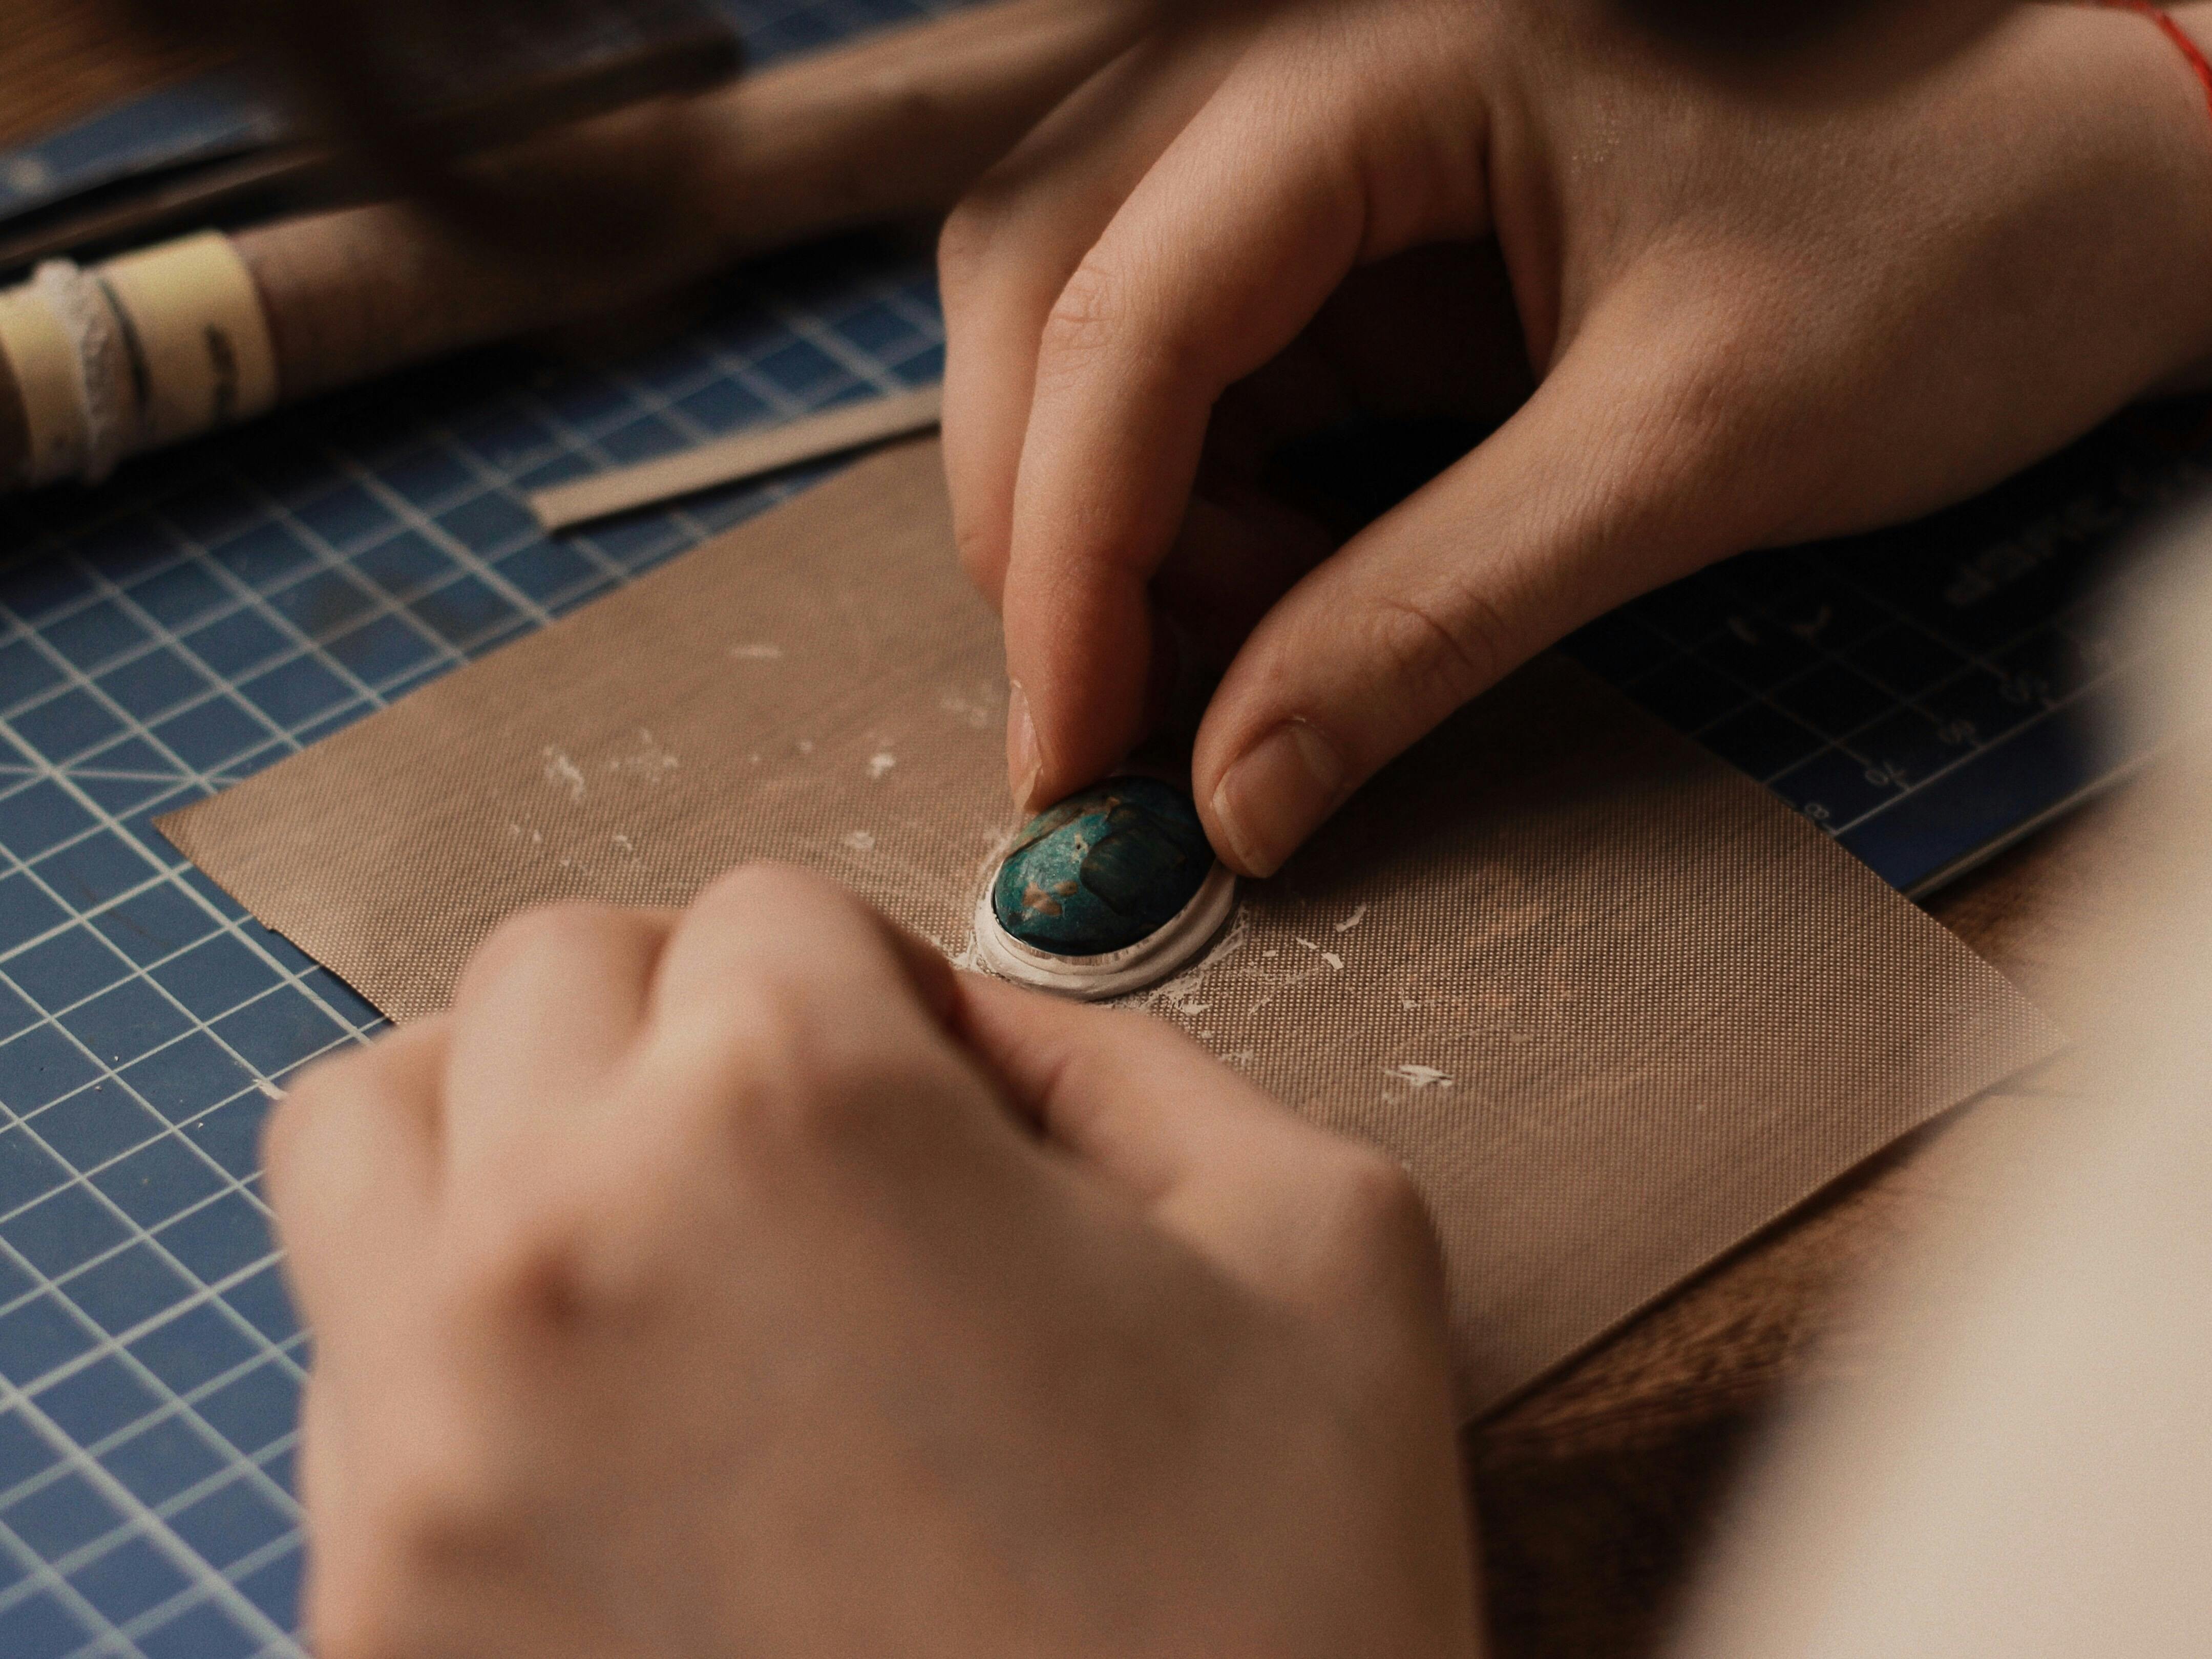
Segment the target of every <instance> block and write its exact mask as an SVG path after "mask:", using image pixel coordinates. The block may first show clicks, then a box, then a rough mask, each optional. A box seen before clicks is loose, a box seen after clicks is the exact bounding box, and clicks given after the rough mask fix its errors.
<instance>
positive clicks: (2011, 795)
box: [1567, 399, 2212, 894]
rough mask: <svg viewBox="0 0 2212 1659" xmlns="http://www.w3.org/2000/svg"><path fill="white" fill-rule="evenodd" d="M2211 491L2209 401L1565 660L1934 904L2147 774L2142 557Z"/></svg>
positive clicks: (1716, 582) (1591, 632)
mask: <svg viewBox="0 0 2212 1659" xmlns="http://www.w3.org/2000/svg"><path fill="white" fill-rule="evenodd" d="M2208 488H2212V400H2203V399H2190V400H2185V401H2180V402H2176V403H2171V404H2162V405H2159V406H2156V407H2152V408H2144V409H2139V410H2131V411H2130V412H2129V413H2128V414H2126V415H2124V416H2122V417H2121V418H2119V419H2118V420H2117V421H2114V422H2112V423H2111V424H2110V425H2108V426H2107V427H2106V428H2103V429H2102V430H2101V431H2099V432H2097V433H2095V434H2093V435H2092V436H2090V437H2089V438H2087V439H2086V440H2084V441H2082V442H2081V443H2079V444H2076V445H2075V446H2074V447H2072V448H2070V449H2069V450H2067V451H2065V452H2064V453H2062V454H2059V455H2057V456H2054V457H2052V458H2051V459H2050V460H2048V461H2045V462H2044V463H2043V464H2042V465H2039V466H2037V467H2034V468H2033V469H2031V470H2030V471H2027V472H2025V473H2023V474H2021V476H2020V477H2016V478H2015V479H2013V480H2012V481H2011V482H2010V483H2007V484H2005V485H2003V486H2002V487H2001V488H2000V489H1996V490H1994V491H1992V492H1990V494H1989V495H1984V496H1983V497H1981V498H1979V499H1978V500H1976V501H1969V502H1966V504H1964V505H1963V506H1960V507H1954V508H1952V509H1951V510H1949V511H1948V512H1945V513H1938V514H1936V516H1935V517H1933V518H1930V519H1926V520H1921V521H1920V522H1918V523H1917V524H1911V525H1905V526H1899V527H1898V528H1896V529H1893V530H1886V531H1882V532H1878V533H1876V534H1874V535H1869V536H1857V537H1853V538H1850V539H1848V540H1844V541H1838V542H1831V543H1826V544H1821V545H1818V546H1812V547H1804V548H1795V549H1790V550H1786V551H1782V552H1774V553H1754V554H1750V555H1747V556H1744V557H1742V558H1739V559H1734V560H1731V561H1729V562H1727V563H1725V564H1722V565H1717V566H1715V567H1714V568H1711V569H1710V570H1707V571H1705V572H1703V573H1702V574H1699V575H1696V576H1693V577H1692V578H1690V579H1689V580H1686V581H1681V582H1677V583H1675V584H1674V586H1671V587H1668V588H1664V589H1662V590H1661V591H1660V592H1656V593H1653V594H1650V595H1649V596H1647V597H1646V598H1644V599H1639V600H1638V601H1636V602H1635V603H1634V604H1632V605H1626V606H1624V607H1623V608H1622V609H1621V610H1620V611H1616V612H1614V613H1613V615H1612V616H1610V617H1606V618H1604V619H1603V620H1601V621H1600V622H1598V623H1595V624H1593V625H1592V626H1590V627H1589V628H1587V629H1583V631H1582V632H1581V633H1580V634H1578V635H1576V636H1575V637H1574V638H1573V639H1571V641H1568V646H1567V648H1568V649H1569V650H1570V651H1571V652H1572V653H1574V654H1575V655H1576V656H1577V657H1578V658H1579V659H1581V660H1582V661H1583V662H1584V663H1585V664H1587V665H1589V666H1590V667H1591V668H1593V669H1595V670H1596V671H1598V672H1599V673H1601V674H1602V675H1604V676H1605V677H1606V678H1607V679H1609V680H1611V681H1612V682H1613V684H1616V685H1618V686H1620V688H1621V689H1622V690H1626V692H1628V694H1629V695H1630V696H1632V697H1634V698H1635V699H1636V700H1637V701H1638V702H1640V703H1642V704H1643V705H1644V707H1645V708H1649V709H1650V710H1651V711H1652V712H1653V713H1654V714H1657V715H1658V716H1659V717H1660V718H1661V719H1662V720H1666V721H1667V722H1668V724H1669V725H1672V726H1675V727H1676V728H1678V729H1679V730H1681V731H1684V732H1690V733H1691V734H1692V735H1693V736H1695V737H1696V738H1698V739H1699V741H1700V742H1702V743H1704V744H1705V745H1706V746H1707V747H1709V748H1711V750H1714V751H1715V752H1716V753H1717V754H1718V755H1720V756H1721V757H1723V759H1725V760H1728V761H1730V762H1733V763H1735V765H1736V766H1738V767H1740V768H1741V769H1743V770H1744V771H1746V772H1747V773H1749V774H1750V775H1752V776H1753V777H1755V778H1757V779H1759V781H1761V782H1763V783H1765V785H1766V786H1767V787H1770V788H1771V789H1772V790H1773V791H1774V792H1775V793H1777V794H1778V795H1780V796H1781V797H1782V798H1783V799H1784V800H1787V801H1788V802H1790V804H1791V805H1793V806H1796V808H1798V809H1799V810H1800V811H1802V812H1804V813H1806V814H1807V815H1808V817H1811V818H1813V819H1814V821H1815V822H1816V823H1820V825H1822V826H1823V827H1824V828H1826V829H1827V830H1829V831H1830V833H1832V835H1834V836H1835V837H1836V839H1837V840H1838V841H1839V842H1842V843H1843V844H1844V846H1845V847H1847V848H1850V850H1851V851H1852V852H1854V853H1856V854H1857V855H1858V856H1859V857H1860V858H1862V859H1863V860H1865V861H1866V862H1867V863H1868V864H1869V865H1871V866H1873V867H1874V868H1875V870H1876V871H1877V872H1879V873H1880V874H1881V876H1882V877H1883V878H1885V879H1886V880H1887V881H1888V882H1890V883H1891V884H1893V885H1894V886H1896V887H1899V888H1900V889H1902V890H1905V891H1906V892H1909V893H1916V894H1917V893H1924V892H1926V891H1928V890H1931V889H1932V888H1934V887H1936V886H1937V885H1939V884H1942V882H1943V881H1945V880H1947V879H1948V878H1951V877H1952V876H1954V875H1956V874H1958V873H1960V872H1962V871H1964V870H1966V869H1967V868H1969V867H1971V866H1972V865H1974V864H1976V863H1978V862H1979V861H1980V860H1982V859H1984V858H1986V857H1988V856H1990V854H1993V853H1995V852H1996V851H1998V850H1999V849H2001V848H2003V847H2004V846H2005V845H2007V844H2008V842H2012V841H2014V840H2016V839H2018V838H2019V837H2020V836H2022V835H2025V834H2027V832H2028V831H2029V830H2031V829H2033V828H2034V827H2035V826H2036V825H2037V824H2039V823H2043V822H2045V820H2047V819H2048V818H2050V817H2052V816H2053V815H2055V814H2057V813H2058V812H2061V811H2064V810H2065V809H2066V808H2067V807H2068V806H2069V805H2074V804H2075V803H2076V802H2078V801H2080V800H2081V799H2083V798H2084V797H2085V796H2087V795H2088V794H2090V793H2093V792H2094V791H2095V790H2097V789H2099V788H2100V787H2104V786H2105V785H2106V784H2108V783H2110V782H2111V781H2112V780H2113V779H2115V778H2116V777H2118V776H2119V775H2121V774H2122V773H2124V772H2125V771H2126V770H2127V769H2128V768H2130V766H2132V765H2134V764H2135V763H2136V762H2138V761H2139V760H2140V759H2142V753H2141V750H2140V747H2139V745H2140V744H2141V742H2142V738H2141V737H2140V735H2135V736H2131V735H2130V733H2129V732H2128V730H2127V729H2126V726H2125V723H2124V721H2123V720H2121V719H2120V718H2119V717H2118V710H2119V705H2120V703H2121V702H2123V700H2124V686H2125V684H2126V679H2127V670H2128V666H2129V665H2128V664H2127V663H2126V662H2125V661H2124V660H2123V659H2122V656H2121V652H2122V650H2123V648H2124V647H2123V641H2121V640H2120V639H2119V638H2118V637H2117V636H2116V634H2115V627H2116V624H2117V623H2118V622H2119V620H2120V617H2119V615H2118V612H2119V611H2121V610H2122V608H2123V603H2122V602H2123V601H2124V597H2125V595H2126V593H2127V591H2128V590H2129V588H2130V586H2131V585H2132V583H2133V581H2134V580H2135V576H2136V567H2135V564H2134V562H2133V560H2132V557H2131V556H2132V554H2133V553H2134V552H2135V550H2136V545H2137V544H2139V543H2140V542H2141V540H2142V537H2141V535H2140V533H2139V532H2141V531H2142V529H2143V528H2144V526H2146V525H2147V524H2148V522H2150V521H2152V520H2155V518H2156V516H2157V515H2158V514H2159V513H2160V512H2161V511H2162V510H2163V509H2165V508H2166V507H2169V506H2171V505H2172V504H2173V503H2176V502H2179V501H2184V500H2187V499H2190V498H2192V497H2195V496H2198V495H2203V493H2204V492H2205V491H2206V490H2207V489H2208Z"/></svg>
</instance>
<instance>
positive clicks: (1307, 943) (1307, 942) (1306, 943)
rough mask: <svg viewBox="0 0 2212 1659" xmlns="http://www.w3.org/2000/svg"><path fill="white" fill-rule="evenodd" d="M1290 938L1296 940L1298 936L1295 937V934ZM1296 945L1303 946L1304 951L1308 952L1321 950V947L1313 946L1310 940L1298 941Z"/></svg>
mask: <svg viewBox="0 0 2212 1659" xmlns="http://www.w3.org/2000/svg"><path fill="white" fill-rule="evenodd" d="M1291 938H1292V939H1298V936H1297V934H1296V933H1293V934H1291ZM1298 943H1299V944H1301V945H1304V946H1305V947H1306V949H1307V950H1309V951H1318V950H1320V949H1321V946H1320V945H1316V944H1315V943H1314V942H1313V941H1312V940H1311V939H1298Z"/></svg>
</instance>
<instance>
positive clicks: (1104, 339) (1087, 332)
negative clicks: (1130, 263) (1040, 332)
mask: <svg viewBox="0 0 2212 1659" xmlns="http://www.w3.org/2000/svg"><path fill="white" fill-rule="evenodd" d="M1133 309H1134V307H1133V305H1132V303H1131V298H1130V295H1129V291H1128V284H1127V282H1125V281H1124V280H1123V279H1122V278H1121V276H1119V275H1117V274H1116V273H1115V271H1113V270H1111V269H1109V267H1107V266H1105V265H1103V264H1099V263H1098V262H1097V260H1095V259H1085V261H1084V262H1083V263H1082V264H1079V265H1078V266H1077V267H1076V269H1075V274H1074V275H1073V276H1070V277H1069V278H1068V279H1067V281H1066V283H1065V284H1064V285H1063V286H1062V287H1061V289H1060V295H1059V297H1058V298H1056V299H1055V300H1054V301H1053V302H1052V309H1051V311H1050V312H1048V313H1047V314H1046V316H1045V322H1044V336H1043V338H1042V341H1041V342H1040V344H1039V356H1040V359H1041V362H1042V363H1052V362H1061V361H1066V360H1070V359H1073V360H1077V361H1082V360H1086V359H1089V358H1091V357H1095V356H1097V355H1098V354H1099V353H1100V352H1101V351H1102V350H1103V349H1105V348H1106V347H1108V346H1109V345H1111V344H1112V343H1114V341H1115V339H1116V338H1117V337H1119V336H1121V334H1122V333H1123V332H1124V331H1126V329H1127V325H1128V324H1129V322H1130V320H1131V316H1132V313H1133ZM1041 373H1042V369H1041Z"/></svg>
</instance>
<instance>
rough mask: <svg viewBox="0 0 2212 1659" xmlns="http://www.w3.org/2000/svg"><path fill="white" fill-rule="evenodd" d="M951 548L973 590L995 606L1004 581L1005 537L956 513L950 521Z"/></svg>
mask: <svg viewBox="0 0 2212 1659" xmlns="http://www.w3.org/2000/svg"><path fill="white" fill-rule="evenodd" d="M952 540H953V545H954V547H955V548H956V549H957V551H958V555H959V559H960V568H961V571H962V572H963V574H965V575H966V576H967V578H968V580H969V581H970V582H971V583H973V584H974V585H975V590H976V591H977V592H980V593H981V594H982V596H983V597H984V598H985V599H988V600H989V601H990V602H991V603H992V604H993V605H996V604H998V602H999V596H1000V592H1003V591H1004V589H1005V586H1006V558H1007V546H1006V536H1005V534H1004V533H1003V532H1001V531H1000V529H999V528H998V527H997V526H996V525H993V526H984V525H983V524H982V523H981V522H980V521H979V517H978V515H976V514H974V513H955V514H954V515H953V520H952Z"/></svg>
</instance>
